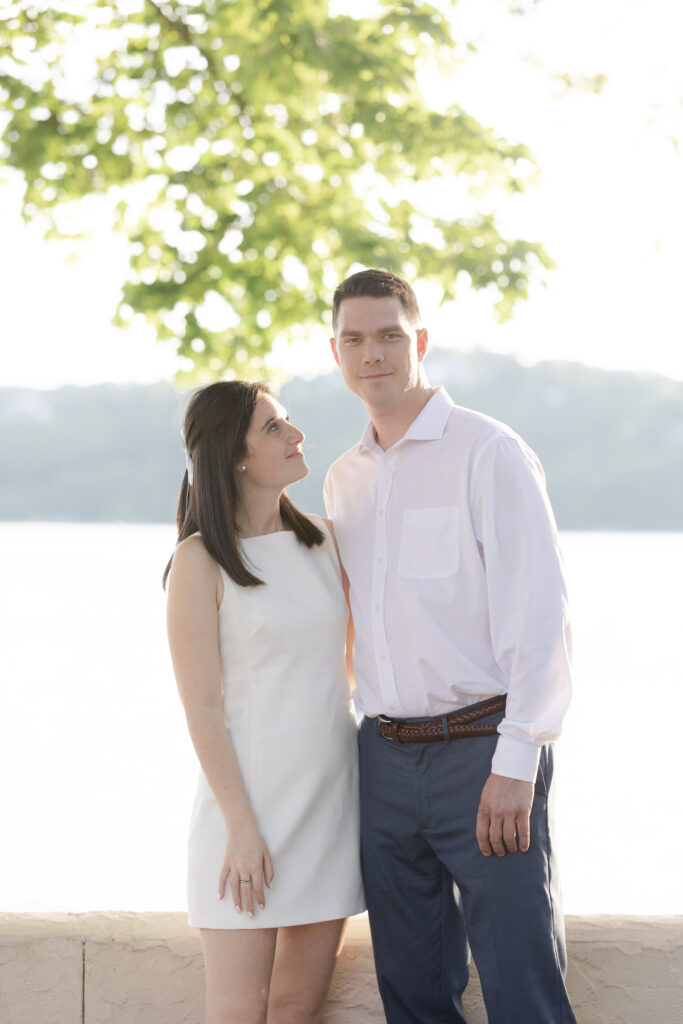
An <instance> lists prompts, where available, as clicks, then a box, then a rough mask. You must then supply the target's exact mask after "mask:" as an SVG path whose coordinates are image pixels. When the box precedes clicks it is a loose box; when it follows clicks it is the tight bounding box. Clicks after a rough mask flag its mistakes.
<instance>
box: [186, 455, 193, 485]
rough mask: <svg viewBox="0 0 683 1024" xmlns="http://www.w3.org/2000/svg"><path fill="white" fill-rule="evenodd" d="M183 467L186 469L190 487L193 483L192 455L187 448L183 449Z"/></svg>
mask: <svg viewBox="0 0 683 1024" xmlns="http://www.w3.org/2000/svg"><path fill="white" fill-rule="evenodd" d="M185 468H186V469H187V482H188V484H189V485H190V487H192V484H193V483H194V465H193V463H192V456H191V455H190V453H189V452H188V450H187V448H186V449H185Z"/></svg>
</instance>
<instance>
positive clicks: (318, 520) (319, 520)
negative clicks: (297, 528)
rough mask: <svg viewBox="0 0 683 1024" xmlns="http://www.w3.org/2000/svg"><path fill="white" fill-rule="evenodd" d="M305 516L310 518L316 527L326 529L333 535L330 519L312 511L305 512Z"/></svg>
mask: <svg viewBox="0 0 683 1024" xmlns="http://www.w3.org/2000/svg"><path fill="white" fill-rule="evenodd" d="M306 518H307V519H308V520H310V522H312V523H313V524H314V525H315V526H317V527H318V529H321V530H323V531H324V530H327V532H328V533H330V534H331V535H332V536H333V537H334V527H333V526H332V520H331V519H325V517H324V516H318V515H316V514H315V513H313V512H307V513H306Z"/></svg>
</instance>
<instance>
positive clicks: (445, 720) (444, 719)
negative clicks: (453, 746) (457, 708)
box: [441, 715, 451, 740]
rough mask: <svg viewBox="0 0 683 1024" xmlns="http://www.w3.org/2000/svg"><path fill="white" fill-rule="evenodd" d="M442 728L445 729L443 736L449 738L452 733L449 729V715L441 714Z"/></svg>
mask: <svg viewBox="0 0 683 1024" xmlns="http://www.w3.org/2000/svg"><path fill="white" fill-rule="evenodd" d="M441 728H442V729H443V738H444V739H445V740H449V739H450V738H451V735H450V733H449V731H448V715H442V716H441Z"/></svg>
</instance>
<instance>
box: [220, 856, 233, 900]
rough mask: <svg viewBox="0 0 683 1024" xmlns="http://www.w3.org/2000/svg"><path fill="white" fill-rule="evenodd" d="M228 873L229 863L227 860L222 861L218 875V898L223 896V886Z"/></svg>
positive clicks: (225, 883) (226, 880)
mask: <svg viewBox="0 0 683 1024" xmlns="http://www.w3.org/2000/svg"><path fill="white" fill-rule="evenodd" d="M229 874H230V865H229V864H228V862H227V861H225V862H224V864H223V867H222V868H221V873H220V875H219V876H218V899H219V900H222V899H223V897H224V896H225V886H226V885H227V882H228V875H229Z"/></svg>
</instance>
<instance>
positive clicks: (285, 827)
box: [188, 516, 365, 929]
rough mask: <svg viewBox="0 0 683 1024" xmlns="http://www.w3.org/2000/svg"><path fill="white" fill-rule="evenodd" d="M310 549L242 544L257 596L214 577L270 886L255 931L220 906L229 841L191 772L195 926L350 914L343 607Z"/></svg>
mask: <svg viewBox="0 0 683 1024" xmlns="http://www.w3.org/2000/svg"><path fill="white" fill-rule="evenodd" d="M311 518H313V519H314V521H315V523H316V525H317V526H319V527H320V529H321V530H322V531H323V532H324V533H325V541H324V543H323V544H322V545H321V546H319V547H314V548H307V547H306V546H305V545H304V544H301V543H300V542H299V541H298V540H297V538H296V535H295V534H294V533H291V532H289V531H283V532H280V533H272V534H266V535H264V536H261V537H249V538H245V539H244V540H243V541H242V544H243V550H244V553H245V555H246V557H247V559H248V560H249V563H250V564H251V565H252V566H253V567H254V570H255V572H256V574H257V575H258V576H259V578H260V579H262V580H264V581H265V585H264V586H260V587H240V586H238V585H237V584H236V583H234V582H233V581H232V580H231V579H230V577H229V576H228V575H227V574H226V573H225V572H223V570H222V569H221V575H222V579H223V583H224V586H225V593H224V597H223V601H222V603H221V606H220V610H219V634H220V653H221V664H222V669H223V706H224V709H225V723H226V728H227V729H228V730H229V733H230V739H231V741H232V743H233V746H234V748H235V751H236V754H237V758H238V761H239V765H240V769H241V772H242V777H243V779H244V783H245V786H246V789H247V793H248V795H249V799H250V802H251V806H252V808H253V810H254V814H255V816H256V821H257V823H258V826H259V828H260V830H261V834H262V836H263V838H264V840H265V842H266V845H267V847H268V850H269V851H270V855H271V857H272V860H273V870H274V880H273V888H272V889H270V890H269V889H266V890H265V894H266V900H265V902H266V907H265V910H261V909H260V908H259V907H256V909H255V915H254V918H253V919H250V918H248V917H247V915H246V914H245V913H241V914H237V913H236V911H235V908H234V906H233V901H232V899H231V896H230V890H229V887H228V888H227V889H226V895H225V897H224V899H223V900H219V899H218V898H217V891H218V877H219V874H220V870H221V865H222V863H223V858H224V855H225V844H226V840H227V832H226V827H225V822H224V819H223V815H222V814H221V811H220V809H219V807H218V804H217V803H216V800H215V798H214V796H213V793H212V792H211V789H210V788H209V786H208V783H207V781H206V779H205V777H204V774H203V772H200V776H199V781H198V786H197V792H196V796H195V802H194V807H193V810H192V817H191V822H190V834H189V844H188V910H189V914H188V922H189V924H190V926H191V927H193V928H241V929H251V928H277V927H281V926H286V925H298V924H310V923H311V922H314V921H329V920H335V919H337V918H342V917H348V916H350V915H352V914H358V913H360V912H361V911H363V910H364V909H365V903H364V899H363V888H362V882H361V874H360V852H359V807H358V753H357V736H356V720H355V716H354V714H353V710H352V706H351V701H350V697H349V687H348V682H347V678H346V671H345V665H344V640H345V632H346V621H347V609H346V602H345V600H344V594H343V591H342V585H341V574H340V570H339V562H338V559H337V553H336V550H335V547H334V542H333V540H332V538H331V537H330V535H329V532H328V530H327V527H326V525H325V523H324V522H323V520H322V519H320V518H318V517H317V516H316V517H311Z"/></svg>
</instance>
